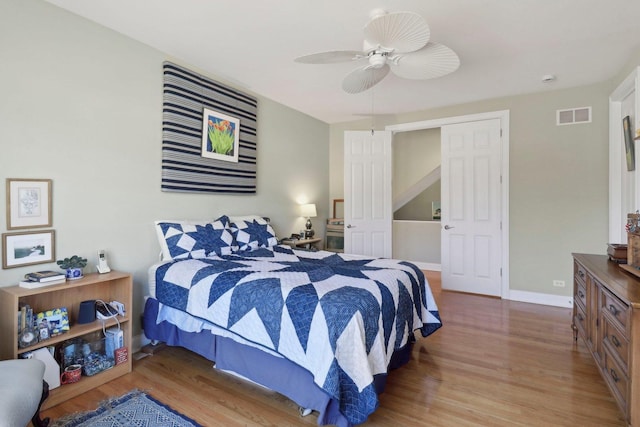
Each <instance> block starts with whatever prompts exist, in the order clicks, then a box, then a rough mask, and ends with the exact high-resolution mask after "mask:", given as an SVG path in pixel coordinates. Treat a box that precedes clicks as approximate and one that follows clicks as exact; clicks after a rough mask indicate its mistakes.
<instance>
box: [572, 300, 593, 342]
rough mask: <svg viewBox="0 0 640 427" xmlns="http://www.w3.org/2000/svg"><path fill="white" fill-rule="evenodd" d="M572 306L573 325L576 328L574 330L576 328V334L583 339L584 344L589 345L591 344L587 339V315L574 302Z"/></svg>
mask: <svg viewBox="0 0 640 427" xmlns="http://www.w3.org/2000/svg"><path fill="white" fill-rule="evenodd" d="M573 304H574V307H575V310H574V319H573V324H574V325H575V326H576V328H578V333H579V334H580V336H581V337H582V338H583V339H584V341H585V343H586V344H588V345H591V343H590V342H589V340H588V339H587V314H586V312H585V309H584V307H582V306H581V305H580V304H577V303H576V302H574V303H573Z"/></svg>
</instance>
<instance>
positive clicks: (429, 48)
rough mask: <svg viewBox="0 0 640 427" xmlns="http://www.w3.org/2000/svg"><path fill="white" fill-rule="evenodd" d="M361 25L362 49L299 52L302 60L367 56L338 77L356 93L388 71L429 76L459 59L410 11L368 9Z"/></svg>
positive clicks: (454, 65) (449, 68) (314, 61)
mask: <svg viewBox="0 0 640 427" xmlns="http://www.w3.org/2000/svg"><path fill="white" fill-rule="evenodd" d="M370 16H371V20H370V21H369V23H368V24H367V25H365V27H364V47H363V49H362V52H358V51H352V50H338V51H330V52H321V53H315V54H311V55H305V56H300V57H298V58H296V59H295V61H296V62H300V63H303V64H335V63H339V62H350V61H360V60H363V59H367V60H368V64H366V65H364V66H362V67H359V68H356V69H355V70H353V71H352V72H351V73H349V74H347V76H346V77H345V78H344V80H343V81H342V89H343V90H344V91H345V92H347V93H359V92H364V91H365V90H367V89H369V88H371V87H373V86H375V85H376V84H378V83H379V82H380V81H381V80H382V79H383V78H385V77H386V75H387V74H389V71H392V72H393V73H394V74H395V75H396V76H398V77H402V78H405V79H416V80H421V79H433V78H436V77H441V76H444V75H446V74H449V73H452V72H454V71H455V70H457V69H458V67H459V66H460V59H459V58H458V55H456V53H455V52H454V51H453V50H451V49H449V48H448V47H446V46H444V45H442V44H440V43H435V42H432V41H429V37H430V35H431V32H430V30H429V26H428V25H427V22H426V21H425V20H424V18H423V17H422V16H420V15H418V14H417V13H414V12H393V13H387V12H386V11H384V10H381V9H375V10H373V11H372V12H371V15H370Z"/></svg>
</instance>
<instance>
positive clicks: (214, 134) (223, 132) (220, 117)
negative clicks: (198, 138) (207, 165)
mask: <svg viewBox="0 0 640 427" xmlns="http://www.w3.org/2000/svg"><path fill="white" fill-rule="evenodd" d="M239 146H240V120H239V119H237V118H235V117H231V116H228V115H226V114H222V113H220V112H218V111H214V110H209V109H208V108H205V109H204V111H203V113H202V157H206V158H209V159H218V160H224V161H225V162H236V163H237V162H238V149H239Z"/></svg>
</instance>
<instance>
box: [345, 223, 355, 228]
mask: <svg viewBox="0 0 640 427" xmlns="http://www.w3.org/2000/svg"><path fill="white" fill-rule="evenodd" d="M347 228H356V226H355V225H351V224H349V225H347Z"/></svg>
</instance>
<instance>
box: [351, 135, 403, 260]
mask: <svg viewBox="0 0 640 427" xmlns="http://www.w3.org/2000/svg"><path fill="white" fill-rule="evenodd" d="M391 138H392V133H391V132H388V131H376V132H375V133H373V134H372V132H368V131H347V132H345V135H344V150H345V151H344V223H345V230H344V251H345V253H351V254H358V255H366V256H374V257H385V258H391V250H392V243H391V238H392V235H391V232H392V230H391V229H392V221H393V216H392V215H393V213H392V199H391V196H392V194H391V167H392V158H391V156H392V153H391Z"/></svg>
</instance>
